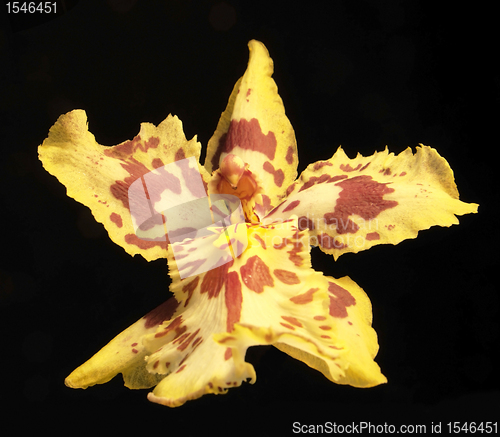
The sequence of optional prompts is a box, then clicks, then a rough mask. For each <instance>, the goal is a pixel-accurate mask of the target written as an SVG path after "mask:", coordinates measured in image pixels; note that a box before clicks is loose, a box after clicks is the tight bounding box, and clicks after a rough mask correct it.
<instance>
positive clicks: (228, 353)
mask: <svg viewBox="0 0 500 437" xmlns="http://www.w3.org/2000/svg"><path fill="white" fill-rule="evenodd" d="M232 356H233V350H232V349H231V348H230V347H228V348H226V351H225V352H224V360H225V361H227V360H229V358H231V357H232ZM227 384H228V385H229V382H228V383H227Z"/></svg>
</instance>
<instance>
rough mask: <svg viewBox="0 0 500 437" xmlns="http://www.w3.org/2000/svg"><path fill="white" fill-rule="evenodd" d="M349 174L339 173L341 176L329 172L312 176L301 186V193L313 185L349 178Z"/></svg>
mask: <svg viewBox="0 0 500 437" xmlns="http://www.w3.org/2000/svg"><path fill="white" fill-rule="evenodd" d="M347 177H348V176H347V175H339V176H330V175H328V174H322V175H321V176H312V177H311V178H310V179H309V180H308V181H307V182H306V183H305V184H304V185H302V187H300V190H299V193H300V192H301V191H304V190H307V189H308V188H311V187H312V186H313V185H316V184H322V183H325V182H326V183H332V182H337V181H338V180H341V179H345V178H347Z"/></svg>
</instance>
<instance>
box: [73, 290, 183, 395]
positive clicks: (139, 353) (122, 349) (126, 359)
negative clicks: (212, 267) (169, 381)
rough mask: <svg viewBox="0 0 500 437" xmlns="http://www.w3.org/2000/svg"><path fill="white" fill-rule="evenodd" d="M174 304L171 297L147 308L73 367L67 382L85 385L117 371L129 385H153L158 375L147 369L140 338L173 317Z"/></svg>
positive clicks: (75, 385)
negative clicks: (142, 313)
mask: <svg viewBox="0 0 500 437" xmlns="http://www.w3.org/2000/svg"><path fill="white" fill-rule="evenodd" d="M176 308H177V302H176V301H175V299H174V298H170V299H169V300H167V301H166V302H165V303H163V304H162V305H160V306H159V307H158V308H156V309H154V310H153V311H150V312H149V313H148V314H147V315H145V316H144V317H143V318H142V319H140V320H138V321H137V322H135V323H134V324H133V325H131V326H130V327H128V328H127V329H126V330H125V331H123V332H122V333H121V334H119V335H117V336H116V337H115V338H114V339H113V340H111V341H110V342H109V343H108V344H107V345H106V346H105V347H103V348H102V349H101V350H100V351H99V352H97V353H96V354H95V355H94V356H93V357H92V358H90V359H89V360H88V361H86V362H85V363H84V364H82V365H81V366H80V367H78V368H77V369H76V370H74V371H73V372H72V373H71V375H69V376H68V377H67V378H66V381H65V383H66V385H67V386H68V387H71V388H87V387H90V386H92V385H95V384H104V383H105V382H108V381H109V380H111V379H112V378H113V377H115V376H116V375H117V374H118V373H123V378H124V380H125V385H126V386H127V387H128V388H134V389H139V388H149V387H152V386H154V385H156V384H157V383H158V381H159V379H161V378H158V376H157V375H156V374H152V373H149V372H147V371H146V362H145V360H144V357H145V356H146V349H145V348H144V344H143V338H144V336H145V335H147V334H148V333H151V332H153V333H154V332H156V330H157V328H158V326H159V325H160V324H161V323H162V322H163V321H164V320H168V319H170V318H171V317H172V315H173V314H174V312H175V309H176ZM161 377H163V376H161Z"/></svg>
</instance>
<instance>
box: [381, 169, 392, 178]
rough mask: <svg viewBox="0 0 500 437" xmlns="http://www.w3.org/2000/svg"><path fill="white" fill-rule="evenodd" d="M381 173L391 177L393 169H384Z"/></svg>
mask: <svg viewBox="0 0 500 437" xmlns="http://www.w3.org/2000/svg"><path fill="white" fill-rule="evenodd" d="M379 173H383V174H384V176H389V175H390V174H391V169H390V168H386V169H382V170H379Z"/></svg>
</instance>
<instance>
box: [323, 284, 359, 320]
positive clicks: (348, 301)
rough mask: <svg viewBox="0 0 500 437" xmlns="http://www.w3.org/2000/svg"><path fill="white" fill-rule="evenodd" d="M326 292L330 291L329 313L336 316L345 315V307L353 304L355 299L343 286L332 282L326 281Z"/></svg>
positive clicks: (343, 316) (341, 316)
mask: <svg viewBox="0 0 500 437" xmlns="http://www.w3.org/2000/svg"><path fill="white" fill-rule="evenodd" d="M328 292H329V293H330V308H329V312H330V315H331V316H332V317H338V318H345V317H347V309H346V307H349V306H351V305H355V304H356V299H354V297H353V296H352V294H351V293H349V292H348V291H347V290H346V289H345V288H342V287H341V286H339V285H337V284H335V283H333V282H329V283H328Z"/></svg>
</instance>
